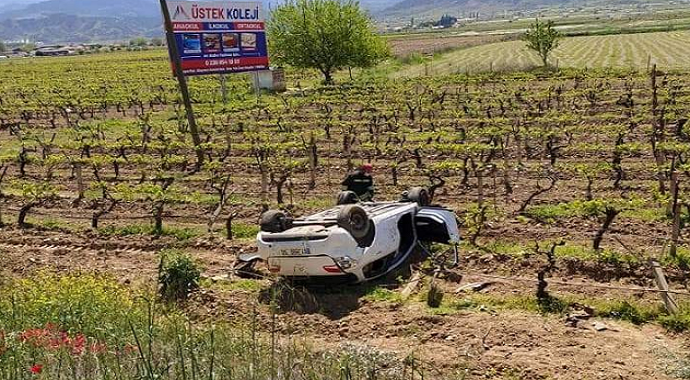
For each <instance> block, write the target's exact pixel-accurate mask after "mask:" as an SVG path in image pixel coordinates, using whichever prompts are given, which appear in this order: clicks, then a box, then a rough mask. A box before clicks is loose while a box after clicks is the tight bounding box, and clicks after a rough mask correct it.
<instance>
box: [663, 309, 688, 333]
mask: <svg viewBox="0 0 690 380" xmlns="http://www.w3.org/2000/svg"><path fill="white" fill-rule="evenodd" d="M659 323H661V325H662V326H664V327H665V328H666V329H668V330H670V331H673V332H684V331H688V330H690V305H687V304H684V305H681V306H680V310H678V313H676V314H671V315H662V316H660V317H659Z"/></svg>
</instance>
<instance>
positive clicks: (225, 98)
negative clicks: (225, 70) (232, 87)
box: [220, 74, 228, 104]
mask: <svg viewBox="0 0 690 380" xmlns="http://www.w3.org/2000/svg"><path fill="white" fill-rule="evenodd" d="M220 94H221V95H222V96H223V104H228V86H227V78H226V77H225V74H220Z"/></svg>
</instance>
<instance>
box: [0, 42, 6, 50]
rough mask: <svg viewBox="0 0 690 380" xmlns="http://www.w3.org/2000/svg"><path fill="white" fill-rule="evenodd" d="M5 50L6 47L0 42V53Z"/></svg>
mask: <svg viewBox="0 0 690 380" xmlns="http://www.w3.org/2000/svg"><path fill="white" fill-rule="evenodd" d="M6 50H7V46H6V45H5V43H4V42H2V41H0V53H2V52H3V51H6Z"/></svg>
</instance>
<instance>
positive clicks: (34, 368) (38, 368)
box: [31, 364, 43, 375]
mask: <svg viewBox="0 0 690 380" xmlns="http://www.w3.org/2000/svg"><path fill="white" fill-rule="evenodd" d="M42 371H43V365H41V364H34V365H33V366H31V373H33V374H34V375H38V374H39V373H41V372H42Z"/></svg>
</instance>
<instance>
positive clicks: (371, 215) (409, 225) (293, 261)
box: [253, 188, 460, 282]
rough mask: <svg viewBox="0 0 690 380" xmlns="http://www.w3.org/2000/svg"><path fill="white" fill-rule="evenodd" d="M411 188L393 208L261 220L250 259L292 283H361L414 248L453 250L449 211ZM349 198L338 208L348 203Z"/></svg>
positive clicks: (347, 208) (377, 205)
mask: <svg viewBox="0 0 690 380" xmlns="http://www.w3.org/2000/svg"><path fill="white" fill-rule="evenodd" d="M428 199H429V197H428V194H427V193H426V190H424V189H422V188H414V189H412V190H411V191H410V192H409V193H407V194H406V196H405V197H404V198H403V200H401V201H399V202H371V203H357V204H339V205H338V206H336V207H334V208H331V209H329V210H326V211H323V212H320V213H318V214H314V215H311V216H307V217H303V218H298V219H294V220H293V219H290V218H288V217H286V215H285V214H283V213H282V212H280V211H268V212H266V213H264V214H263V215H262V217H261V232H259V234H258V236H257V245H258V253H257V255H256V256H255V257H254V258H253V259H261V260H263V261H265V262H266V264H267V265H268V269H269V270H270V271H271V272H272V273H274V274H276V275H280V276H283V277H288V278H291V279H293V280H310V281H317V282H320V281H336V282H341V281H342V282H362V281H368V280H373V279H376V278H378V277H381V276H383V275H385V274H388V273H390V272H391V271H393V270H395V269H397V268H399V267H400V266H401V265H402V264H403V263H405V262H406V261H407V259H408V258H409V257H410V255H411V254H412V253H413V252H414V251H415V248H421V247H422V246H421V244H420V243H424V242H426V243H443V244H453V245H454V246H457V243H458V242H459V241H460V234H459V231H458V224H457V219H456V216H455V214H454V213H453V211H451V210H448V209H445V208H442V207H436V206H430V205H429V204H428V203H429V202H428ZM352 201H353V199H352V198H351V197H343V196H341V197H340V198H339V202H338V203H349V202H352Z"/></svg>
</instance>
